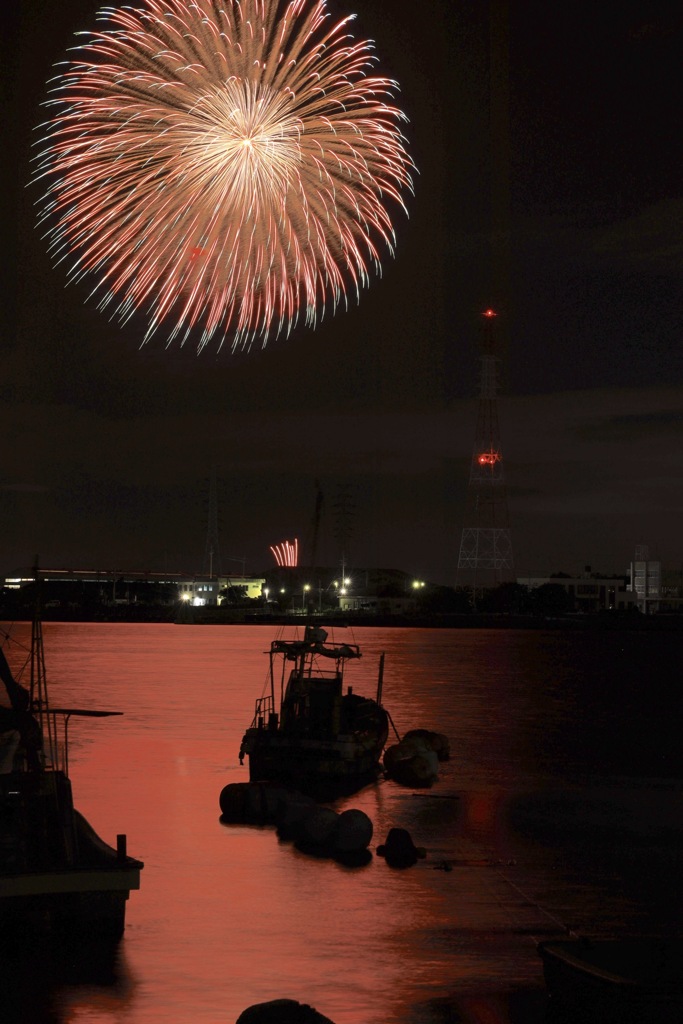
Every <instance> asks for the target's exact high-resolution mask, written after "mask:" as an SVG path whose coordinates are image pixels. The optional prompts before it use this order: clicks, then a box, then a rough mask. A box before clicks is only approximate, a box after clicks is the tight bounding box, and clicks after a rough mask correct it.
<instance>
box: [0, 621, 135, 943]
mask: <svg viewBox="0 0 683 1024" xmlns="http://www.w3.org/2000/svg"><path fill="white" fill-rule="evenodd" d="M24 669H28V671H29V674H30V682H29V685H28V687H26V686H24V685H23V683H22V682H18V681H17V679H16V678H15V676H14V674H13V673H12V670H11V669H10V666H9V663H8V660H7V658H6V656H5V653H4V651H3V649H2V648H1V647H0V678H1V679H2V682H3V683H4V687H5V690H6V692H7V697H8V699H9V706H3V707H0V820H1V822H2V826H1V828H0V938H2V939H4V940H7V937H8V936H9V937H10V939H11V941H14V939H15V938H17V939H18V938H21V937H23V938H29V937H30V936H32V935H35V936H38V935H42V936H46V935H48V936H49V935H53V934H61V935H63V936H71V935H82V936H83V938H84V939H85V940H86V941H87V942H91V940H92V939H93V938H94V937H98V938H99V937H101V938H107V939H113V940H118V939H119V938H120V937H121V935H122V934H123V930H124V924H125V908H126V901H127V899H128V896H129V893H130V892H131V890H133V889H138V888H139V887H140V871H141V870H142V867H143V864H142V862H141V861H139V860H136V859H134V858H133V857H130V856H128V853H127V849H126V846H127V842H126V836H125V835H124V834H120V835H118V836H117V837H116V847H115V848H114V847H112V846H109V845H108V844H107V843H106V842H105V841H104V840H103V839H101V838H100V836H99V835H97V833H96V832H95V831H94V829H93V828H92V827H91V826H90V824H89V823H88V822H87V821H86V819H85V818H84V817H83V815H81V814H80V813H79V812H78V811H77V810H76V809H75V808H74V803H73V795H72V789H71V781H70V779H69V774H68V756H69V755H68V725H69V722H70V720H71V719H73V718H106V717H109V716H111V715H118V714H120V713H121V712H118V711H100V710H87V709H82V708H72V707H68V708H53V707H50V705H49V702H48V693H47V679H46V674H45V660H44V651H43V634H42V625H41V622H40V619H39V617H38V616H36V618H35V619H34V622H33V625H32V630H31V647H30V653H29V657H28V660H27V661H26V663H25V666H24ZM20 678H22V677H21V676H20Z"/></svg>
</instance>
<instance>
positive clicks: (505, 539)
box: [456, 309, 514, 595]
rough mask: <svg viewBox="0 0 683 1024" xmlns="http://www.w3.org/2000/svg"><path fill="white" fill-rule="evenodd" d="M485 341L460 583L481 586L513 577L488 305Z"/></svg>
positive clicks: (493, 315)
mask: <svg viewBox="0 0 683 1024" xmlns="http://www.w3.org/2000/svg"><path fill="white" fill-rule="evenodd" d="M483 318H484V324H483V330H482V345H481V350H482V352H481V387H480V392H479V411H478V414H477V428H476V434H475V439H474V450H473V452H472V463H471V466H470V479H469V485H468V488H467V497H466V501H465V516H464V521H463V528H462V535H461V539H460V554H459V556H458V571H457V575H456V585H457V586H459V587H471V588H472V591H473V592H474V594H475V595H476V594H477V592H479V591H481V590H484V589H486V588H490V587H495V586H498V585H499V584H500V583H504V582H506V581H508V580H512V579H513V578H514V562H513V558H512V540H511V537H510V519H509V514H508V504H507V493H506V490H505V473H504V470H503V454H502V450H501V444H500V428H499V425H498V404H497V396H498V387H499V380H498V377H499V372H498V371H499V363H500V360H499V358H498V356H497V354H496V345H495V332H494V324H495V319H496V313H495V312H494V311H493V310H492V309H487V310H486V312H485V313H484V314H483Z"/></svg>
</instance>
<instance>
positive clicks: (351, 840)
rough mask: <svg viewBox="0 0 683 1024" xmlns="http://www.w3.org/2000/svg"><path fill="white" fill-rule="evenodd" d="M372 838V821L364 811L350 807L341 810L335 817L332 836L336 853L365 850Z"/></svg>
mask: <svg viewBox="0 0 683 1024" xmlns="http://www.w3.org/2000/svg"><path fill="white" fill-rule="evenodd" d="M371 839H372V822H371V821H370V819H369V818H368V816H367V814H366V813H365V811H359V810H357V809H356V808H350V809H349V810H348V811H342V813H341V814H340V815H339V818H338V819H337V831H336V834H335V837H334V848H335V852H336V853H356V852H357V851H359V850H365V849H367V847H368V846H369V845H370V840H371Z"/></svg>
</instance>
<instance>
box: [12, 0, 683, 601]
mask: <svg viewBox="0 0 683 1024" xmlns="http://www.w3.org/2000/svg"><path fill="white" fill-rule="evenodd" d="M329 7H330V9H331V11H332V13H333V14H334V15H335V16H342V15H345V14H346V13H348V12H349V11H355V12H356V13H357V14H358V18H357V21H356V23H355V27H354V32H355V34H356V35H357V36H358V37H362V38H368V37H369V38H372V39H374V40H375V42H376V49H377V53H378V55H379V57H380V62H381V63H380V67H381V70H382V72H383V73H384V74H386V75H388V76H390V77H394V78H396V79H397V80H398V81H399V83H400V85H401V98H400V105H401V106H402V107H403V109H404V110H405V111H406V113H407V114H408V116H409V118H410V124H409V125H408V126H407V128H406V134H407V136H408V139H409V142H410V150H411V154H412V156H413V158H414V160H415V163H416V164H417V167H418V169H419V175H417V176H416V184H415V197H414V198H413V199H411V200H410V201H409V213H410V216H409V219H406V218H405V217H402V216H401V215H400V214H397V216H396V227H397V236H398V249H397V255H396V259H395V260H391V259H390V258H389V257H387V259H386V260H385V262H384V269H383V276H382V277H381V278H378V279H375V280H373V282H372V284H371V287H370V289H369V290H368V291H366V292H364V293H363V296H362V298H361V302H360V305H359V306H358V307H352V308H351V309H350V311H349V312H341V311H340V312H339V313H338V314H337V315H336V316H335V317H334V318H333V319H327V320H325V322H324V323H323V324H322V325H321V326H319V327H318V328H317V329H316V330H315V331H310V330H307V329H306V328H304V327H301V328H300V329H297V331H296V332H295V333H294V334H293V335H292V336H290V337H289V338H288V339H281V340H278V341H276V342H274V343H269V345H268V347H267V348H266V349H265V350H264V351H260V350H258V351H257V350H253V351H252V352H251V353H250V354H249V355H248V356H232V355H231V354H230V352H229V350H224V351H221V352H219V353H217V352H216V351H215V347H214V348H213V349H212V348H211V347H209V348H208V349H206V350H205V351H204V352H203V353H202V354H201V355H197V354H196V346H193V345H192V342H191V341H190V342H189V343H188V344H187V345H186V347H185V349H183V350H180V349H178V348H171V349H166V348H165V347H164V344H163V339H162V338H159V339H158V340H157V341H153V342H152V343H150V344H149V345H148V346H147V347H146V348H144V349H142V350H141V349H140V348H139V343H140V337H141V330H140V325H139V324H137V323H132V324H131V325H129V326H128V327H127V328H125V329H121V328H120V327H118V326H117V325H116V324H112V323H109V321H108V320H107V319H106V317H104V316H103V315H102V314H100V313H99V312H98V311H97V310H96V308H95V306H94V304H90V305H87V304H85V299H86V296H87V294H88V292H89V288H87V286H86V285H72V286H69V288H68V289H66V290H65V288H64V271H63V270H62V269H61V268H53V267H52V266H51V265H50V261H49V258H48V257H47V255H46V252H45V243H44V242H43V241H41V239H40V237H39V233H38V231H37V230H36V228H35V227H34V208H33V203H35V202H36V201H37V200H38V198H39V194H40V192H39V189H38V188H37V187H36V186H31V187H30V188H25V185H26V183H27V181H28V179H29V176H30V163H29V160H30V146H31V142H32V141H34V140H35V138H36V133H34V132H33V129H34V126H35V125H36V124H38V123H39V122H40V121H41V120H43V119H44V114H43V112H42V110H41V108H40V103H41V101H42V100H44V98H45V84H44V83H45V81H46V80H47V79H48V78H49V77H50V76H51V75H52V74H53V72H52V70H51V69H52V65H53V64H55V63H56V62H57V61H59V60H62V59H64V55H65V52H66V50H67V48H68V47H69V46H70V45H72V33H73V32H75V31H77V30H79V29H82V28H87V27H92V26H93V24H94V13H95V11H96V9H97V4H95V3H93V2H91V0H40V2H37V0H13V2H12V4H9V5H5V6H4V7H3V13H2V17H3V19H4V20H6V21H7V23H8V24H7V25H6V26H5V29H6V31H5V32H4V33H3V35H4V37H5V39H6V40H7V41H8V43H9V48H8V55H7V60H6V63H5V64H4V66H5V68H6V72H5V74H6V81H5V85H6V97H7V104H8V107H9V116H8V118H6V119H5V120H6V122H8V123H9V131H8V132H6V133H3V141H4V142H5V144H6V147H7V148H6V150H5V152H6V153H7V154H8V155H9V158H10V166H9V170H10V180H11V181H13V183H14V187H13V189H12V191H11V195H12V207H11V209H12V212H13V219H12V222H11V225H10V239H9V245H8V246H7V247H6V250H5V253H6V256H7V257H8V262H9V265H10V273H9V274H8V275H6V281H7V282H9V284H10V287H9V288H8V289H7V294H6V297H5V303H4V305H5V308H6V314H7V315H6V317H5V318H4V319H5V323H6V324H7V326H8V329H7V333H6V334H5V336H4V337H3V339H2V346H3V352H2V364H3V372H2V374H1V375H0V382H1V384H0V387H1V389H2V394H1V397H2V405H1V413H0V415H1V416H2V422H1V424H0V426H1V429H2V437H3V440H4V443H3V445H2V461H1V462H0V488H1V489H2V494H3V501H2V517H3V525H2V532H1V534H0V536H1V537H2V543H1V546H0V571H2V572H7V571H9V570H11V569H13V568H16V567H18V566H20V565H26V564H30V562H31V561H32V559H33V558H34V556H35V554H36V553H38V554H39V556H40V559H41V562H42V564H44V565H46V566H51V567H57V566H60V567H62V566H72V567H77V568H94V567H100V568H114V567H120V568H129V569H133V568H138V569H145V568H149V569H162V570H163V569H174V570H176V569H177V570H182V571H189V572H191V571H200V570H201V568H202V561H203V555H204V549H205V541H206V532H207V497H208V479H209V475H210V472H211V467H212V465H215V467H216V472H217V475H218V480H219V498H220V509H219V512H220V527H221V535H220V541H221V554H222V556H223V568H224V569H226V570H229V569H230V568H240V567H241V559H243V558H244V559H246V568H247V571H251V572H258V571H262V570H263V569H264V568H265V567H267V566H269V565H271V564H272V563H273V559H272V557H271V555H270V552H269V546H270V545H271V544H275V543H277V542H279V541H281V540H284V539H285V538H287V539H293V538H294V537H295V536H296V537H298V538H299V540H300V542H305V540H306V538H307V537H308V536H310V526H311V519H312V516H313V512H314V505H315V494H316V485H315V481H316V480H317V481H319V483H320V486H321V488H322V491H323V494H324V509H325V514H324V515H323V520H322V526H321V541H320V550H319V551H318V560H319V561H320V560H324V561H327V562H329V563H330V564H334V563H335V561H336V559H337V555H338V551H337V547H336V542H335V533H338V532H339V528H340V525H341V526H343V525H346V526H350V527H351V529H352V540H351V557H352V562H353V563H354V564H356V565H359V566H365V565H380V566H390V567H396V568H401V569H405V570H407V571H409V572H414V573H415V574H418V575H420V576H422V577H424V578H427V579H429V580H433V581H435V582H440V583H453V582H454V579H455V566H456V564H457V555H458V547H459V535H460V526H461V519H462V512H463V501H464V496H465V490H466V484H467V476H468V471H469V460H470V455H471V451H472V444H473V437H474V428H475V414H476V394H477V388H478V361H479V352H478V344H479V336H480V323H481V317H480V314H481V311H482V310H483V309H484V308H485V307H486V306H488V305H490V304H491V305H493V306H495V307H497V308H498V310H499V312H500V316H499V320H498V333H499V340H500V343H501V345H502V346H503V347H504V348H505V350H506V364H505V393H504V394H502V395H501V398H500V402H499V413H500V422H501V432H502V441H503V453H504V456H505V466H506V476H507V481H508V492H509V505H510V514H511V522H512V530H513V544H514V548H515V558H516V563H517V569H518V572H519V573H520V574H527V573H529V572H537V571H541V572H553V571H557V570H564V571H568V572H573V571H577V570H580V569H582V568H583V566H584V565H587V564H590V565H592V566H593V568H594V569H595V570H599V571H602V572H622V571H624V569H625V568H626V567H627V565H628V563H629V561H630V560H631V558H632V556H633V551H634V548H635V545H636V544H640V543H647V544H649V545H650V548H651V553H652V555H653V557H655V556H656V557H660V558H661V559H662V560H663V562H664V564H665V566H669V567H671V568H676V569H678V568H680V567H681V565H682V564H683V539H682V531H681V521H682V512H683V483H682V480H683V472H682V471H683V446H682V445H681V436H682V433H683V361H682V359H681V344H680V342H681V327H682V325H683V287H682V285H683V263H682V256H683V249H682V245H681V222H682V220H683V187H682V186H681V172H682V170H683V161H682V159H681V158H682V146H681V138H682V133H681V125H680V118H681V115H680V110H681V99H682V96H683V89H682V81H683V72H682V68H683V64H682V62H681V56H680V55H681V53H682V52H683V9H681V5H680V3H679V2H678V0H660V2H657V0H647V2H645V0H643V2H637V0H633V2H624V0H620V2H616V0H615V2H612V0H603V2H600V3H596V2H595V0H590V2H589V0H574V2H572V3H571V4H565V5H563V4H555V3H548V2H547V0H514V2H512V3H511V4H510V8H511V9H510V12H509V18H508V19H507V24H506V16H505V10H504V4H503V3H502V2H501V0H493V6H492V7H490V6H489V4H488V3H486V2H474V3H471V2H463V3H457V2H454V0H431V2H427V3H423V4H417V3H415V2H411V3H407V2H404V0H391V2H388V0H357V2H356V3H347V2H346V0H330V3H329ZM492 29H493V32H492ZM492 38H493V45H492V44H491V39H492ZM492 52H493V54H494V59H493V61H492V59H491V54H492ZM506 65H507V70H506ZM506 126H507V130H506ZM343 495H345V496H346V497H345V500H346V502H347V505H348V506H349V507H351V508H352V509H353V511H354V515H353V517H352V518H348V519H347V520H345V521H342V520H340V517H339V516H338V515H337V514H335V506H336V505H337V506H338V504H339V500H340V496H343ZM229 559H239V560H240V562H237V561H235V562H231V561H229Z"/></svg>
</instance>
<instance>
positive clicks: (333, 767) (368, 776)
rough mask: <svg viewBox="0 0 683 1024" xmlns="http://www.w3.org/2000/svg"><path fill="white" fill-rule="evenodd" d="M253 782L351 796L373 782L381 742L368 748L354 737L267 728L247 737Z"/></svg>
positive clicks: (252, 732) (333, 795)
mask: <svg viewBox="0 0 683 1024" xmlns="http://www.w3.org/2000/svg"><path fill="white" fill-rule="evenodd" d="M245 747H246V749H247V750H248V757H249V779H250V781H251V782H277V783H280V784H281V785H284V786H287V787H289V788H292V789H297V790H299V791H301V792H304V793H308V794H310V795H313V796H319V797H321V798H325V797H329V798H330V799H333V798H334V797H335V796H337V795H338V796H342V795H349V794H351V793H355V792H357V791H358V790H359V789H362V788H363V786H366V785H368V784H369V783H371V782H374V781H375V779H376V778H377V776H378V775H379V772H380V758H381V755H382V745H381V744H379V745H378V746H373V747H372V748H370V749H368V748H367V747H364V746H362V745H360V744H355V743H354V742H353V740H352V739H350V738H349V739H347V740H344V739H340V740H330V741H327V742H324V741H316V740H306V739H301V738H297V739H290V738H289V737H287V736H282V735H279V734H278V733H277V732H271V733H269V732H268V731H267V730H265V729H249V730H247V734H246V736H245Z"/></svg>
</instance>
